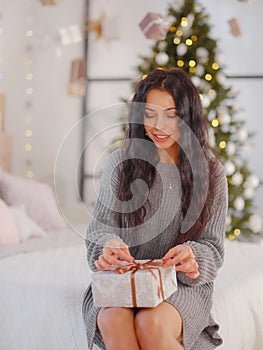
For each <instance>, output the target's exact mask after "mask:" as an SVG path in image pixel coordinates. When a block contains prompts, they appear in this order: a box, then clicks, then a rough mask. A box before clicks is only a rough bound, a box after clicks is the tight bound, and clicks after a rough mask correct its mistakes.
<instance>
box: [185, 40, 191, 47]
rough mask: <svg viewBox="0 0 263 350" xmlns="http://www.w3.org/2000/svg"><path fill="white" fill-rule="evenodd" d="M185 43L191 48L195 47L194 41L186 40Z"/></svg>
mask: <svg viewBox="0 0 263 350" xmlns="http://www.w3.org/2000/svg"><path fill="white" fill-rule="evenodd" d="M185 43H186V45H187V46H191V45H193V40H192V39H186V41H185Z"/></svg>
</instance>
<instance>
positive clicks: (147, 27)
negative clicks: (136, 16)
mask: <svg viewBox="0 0 263 350" xmlns="http://www.w3.org/2000/svg"><path fill="white" fill-rule="evenodd" d="M139 26H140V28H141V30H142V31H143V33H144V35H145V36H146V38H148V39H155V40H162V39H164V38H165V37H166V34H167V32H168V30H169V24H168V23H167V21H166V20H165V19H164V17H163V16H162V15H161V14H159V13H155V12H148V13H147V15H146V16H145V17H144V18H143V19H142V21H141V22H140V23H139Z"/></svg>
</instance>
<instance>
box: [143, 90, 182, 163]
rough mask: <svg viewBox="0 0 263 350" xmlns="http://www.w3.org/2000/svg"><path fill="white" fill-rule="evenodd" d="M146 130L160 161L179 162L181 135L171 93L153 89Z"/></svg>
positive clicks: (148, 106)
mask: <svg viewBox="0 0 263 350" xmlns="http://www.w3.org/2000/svg"><path fill="white" fill-rule="evenodd" d="M144 128H145V131H146V133H147V135H148V137H149V138H150V139H151V140H152V141H153V142H154V144H155V145H156V147H157V150H158V153H159V157H160V161H161V162H165V163H177V162H178V150H179V148H178V144H177V142H178V141H179V140H180V137H181V134H180V131H179V128H178V116H177V109H176V105H175V101H174V99H173V97H172V95H170V93H169V92H167V91H165V90H158V89H152V90H150V91H149V92H148V94H147V97H146V104H145V107H144Z"/></svg>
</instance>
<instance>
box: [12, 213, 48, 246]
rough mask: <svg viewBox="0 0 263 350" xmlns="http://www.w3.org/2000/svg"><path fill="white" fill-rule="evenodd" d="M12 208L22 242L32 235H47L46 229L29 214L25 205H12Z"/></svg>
mask: <svg viewBox="0 0 263 350" xmlns="http://www.w3.org/2000/svg"><path fill="white" fill-rule="evenodd" d="M10 210H11V212H12V214H13V217H14V219H15V222H16V225H17V228H18V232H19V237H20V241H21V242H25V241H26V240H28V238H30V237H44V236H46V231H44V230H43V229H42V228H41V227H40V226H38V225H37V224H36V223H35V222H34V221H33V220H31V219H30V218H29V217H28V216H27V214H26V212H25V208H24V207H23V206H21V207H10Z"/></svg>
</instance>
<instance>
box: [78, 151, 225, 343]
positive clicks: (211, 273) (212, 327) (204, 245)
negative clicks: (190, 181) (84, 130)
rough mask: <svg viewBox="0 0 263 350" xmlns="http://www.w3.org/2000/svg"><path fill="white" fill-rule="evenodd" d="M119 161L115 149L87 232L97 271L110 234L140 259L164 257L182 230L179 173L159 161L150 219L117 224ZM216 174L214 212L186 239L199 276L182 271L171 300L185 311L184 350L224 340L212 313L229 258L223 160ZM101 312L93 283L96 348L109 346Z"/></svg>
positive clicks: (87, 307)
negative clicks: (194, 235)
mask: <svg viewBox="0 0 263 350" xmlns="http://www.w3.org/2000/svg"><path fill="white" fill-rule="evenodd" d="M120 161H121V153H120V151H116V152H114V153H112V154H111V156H110V157H109V159H108V162H107V164H106V166H105V169H104V172H103V175H102V177H101V182H100V191H99V194H98V198H97V201H96V205H95V208H94V214H93V219H92V220H91V223H90V225H89V227H88V231H87V238H86V246H87V259H88V263H89V266H90V268H91V269H92V270H93V271H96V270H97V269H96V267H95V265H94V261H95V260H97V259H98V257H99V255H100V254H101V253H102V249H103V247H104V245H105V243H106V242H107V241H108V240H109V239H112V238H121V239H123V240H124V241H125V243H127V244H128V245H129V248H130V252H131V254H132V255H133V256H134V258H135V259H161V258H162V257H163V256H164V255H165V254H166V253H167V251H168V250H169V249H170V248H172V247H174V246H175V244H176V238H177V237H178V235H179V229H180V226H181V211H180V196H181V191H180V177H179V174H178V170H177V167H176V165H172V164H164V163H158V164H157V167H156V169H157V172H158V174H159V175H160V176H159V180H156V181H155V182H154V184H153V186H152V188H151V189H150V191H149V198H150V203H151V209H149V211H148V212H147V215H146V219H145V223H144V224H143V225H141V226H140V227H137V228H136V230H128V229H126V230H125V231H124V230H120V229H118V228H117V227H116V223H115V220H114V216H113V215H114V214H113V212H114V210H115V209H116V198H115V195H116V189H117V184H118V177H117V172H116V165H117V164H118V163H119V162H120ZM213 179H214V181H215V186H216V196H215V199H214V203H213V215H212V217H211V219H210V221H209V222H208V223H207V225H206V228H205V230H204V232H203V233H202V236H201V238H200V239H199V241H198V242H194V241H188V242H186V243H187V244H189V245H190V246H191V248H192V249H193V251H194V254H195V256H196V259H197V262H198V265H199V271H200V276H199V277H198V278H197V279H190V278H188V277H187V276H186V275H185V274H184V273H182V272H178V273H177V279H178V290H177V291H176V292H175V293H174V294H173V295H172V296H170V297H169V299H168V300H167V301H168V302H169V303H171V304H172V305H174V306H175V307H176V308H177V309H178V310H179V312H180V314H181V316H182V319H183V346H184V349H185V350H210V349H214V348H216V347H217V346H219V345H220V344H221V343H222V339H221V337H220V336H219V335H218V333H217V331H218V329H219V326H218V325H217V324H216V322H215V321H214V320H213V318H212V316H211V307H212V293H213V281H214V279H215V278H216V275H217V271H218V269H219V268H220V267H221V265H222V263H223V257H224V236H225V219H226V212H227V182H226V176H225V172H224V168H223V166H222V164H221V163H219V162H218V166H217V169H216V170H215V173H214V174H213ZM120 206H122V204H120ZM126 209H127V208H124V210H126ZM122 210H123V207H122ZM98 311H99V309H98V308H97V307H95V306H94V305H93V299H92V292H91V287H90V286H89V287H88V289H87V291H86V293H85V295H84V301H83V318H84V322H85V325H86V330H87V339H88V344H89V349H92V347H93V344H94V343H95V344H97V345H98V346H99V347H100V348H101V349H105V346H104V344H103V340H102V338H101V335H100V333H99V331H98V328H97V325H96V319H97V313H98Z"/></svg>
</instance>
